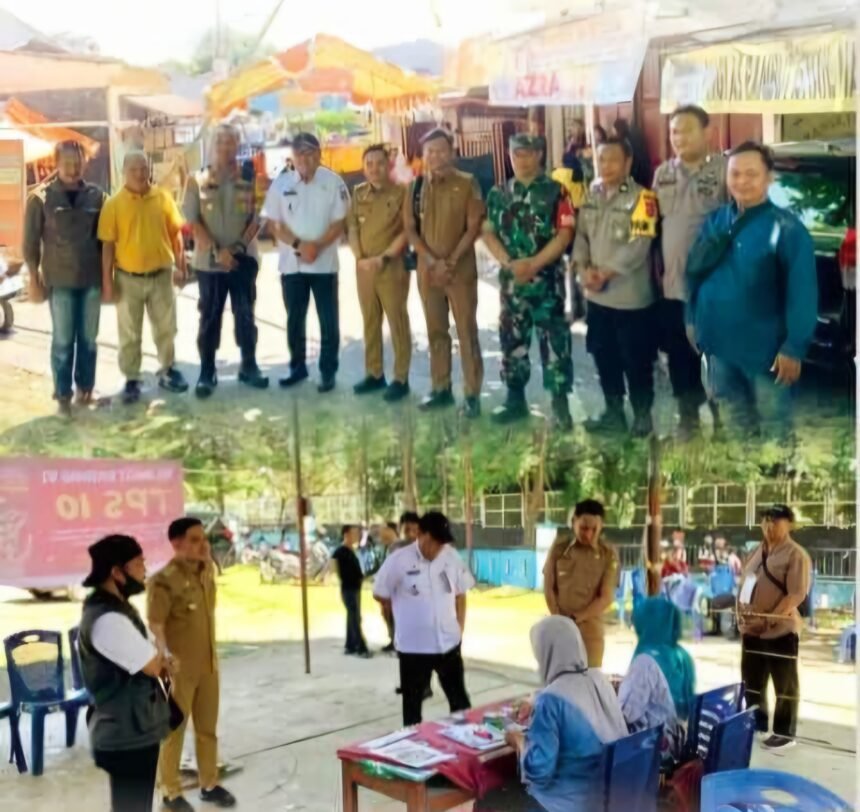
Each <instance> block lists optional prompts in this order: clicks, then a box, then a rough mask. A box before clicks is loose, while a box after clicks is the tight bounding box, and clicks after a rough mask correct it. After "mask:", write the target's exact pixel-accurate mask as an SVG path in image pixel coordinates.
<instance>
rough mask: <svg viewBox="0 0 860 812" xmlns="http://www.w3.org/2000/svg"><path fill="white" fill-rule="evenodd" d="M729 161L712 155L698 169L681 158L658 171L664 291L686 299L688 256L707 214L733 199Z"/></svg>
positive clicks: (680, 298)
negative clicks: (728, 177)
mask: <svg viewBox="0 0 860 812" xmlns="http://www.w3.org/2000/svg"><path fill="white" fill-rule="evenodd" d="M726 164H727V161H726V159H725V157H724V156H723V155H721V154H720V153H715V154H714V155H709V156H708V157H707V158H705V162H704V163H703V164H702V165H701V166H700V167H699V168H698V169H697V170H696V171H695V172H691V171H690V170H688V169H687V168H685V166H684V164H682V163H681V161H680V160H679V159H678V158H673V159H672V160H670V161H666V162H665V163H662V164H660V166H659V167H657V171H656V172H655V173H654V192H655V193H656V195H657V201H658V203H659V206H660V218H661V219H660V247H661V250H662V252H663V295H664V296H665V297H666V298H667V299H676V300H680V301H686V298H687V282H686V271H687V257H688V256H689V255H690V249H691V248H692V247H693V243H694V242H695V241H696V237H697V236H698V235H699V231H700V230H701V228H702V223H704V222H705V218H706V217H707V216H708V215H709V214H710V213H711V212H712V211H714V210H715V209H717V208H719V207H720V206H722V205H723V204H724V203H727V202H728V200H729V195H728V191H727V190H726Z"/></svg>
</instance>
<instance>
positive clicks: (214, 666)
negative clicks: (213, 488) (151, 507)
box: [147, 518, 236, 812]
mask: <svg viewBox="0 0 860 812" xmlns="http://www.w3.org/2000/svg"><path fill="white" fill-rule="evenodd" d="M167 535H168V538H169V539H170V543H171V544H172V545H173V551H174V555H173V559H172V560H171V562H170V563H169V564H168V565H167V566H166V567H165V568H164V569H163V570H161V571H160V572H159V573H157V574H156V575H155V576H154V577H153V578H152V579H150V580H149V582H148V585H147V615H148V620H149V627H150V629H151V630H152V633H153V635H154V636H155V639H156V642H157V644H158V646H159V649H160V650H161V651H162V652H164V653H168V652H169V654H170V655H171V656H172V657H173V658H174V659H175V660H176V661H177V663H178V669H177V672H176V676H175V677H174V680H173V696H174V699H175V700H176V703H177V704H178V705H179V707H180V708H181V709H182V711H183V712H184V714H185V720H184V721H183V723H182V724H181V725H180V726H179V727H178V728H177V729H176V730H174V731H173V732H172V733H171V734H170V736H168V737H167V739H165V741H164V743H163V744H162V746H161V755H160V758H159V761H158V772H159V783H160V786H161V790H162V793H163V796H164V797H163V803H164V808H165V809H170V810H179V812H188V811H189V810H192V809H193V807H192V806H191V804H190V803H188V801H186V800H185V798H184V797H183V796H182V781H181V779H180V775H179V763H180V760H181V758H182V742H183V739H184V738H185V726H186V723H187V721H188V718H189V717H191V719H192V720H193V722H194V736H195V752H196V754H197V772H198V778H199V784H200V799H201V800H202V801H204V802H206V803H211V804H215V805H216V806H219V807H221V808H225V809H226V808H228V807H232V806H235V805H236V799H235V798H234V797H233V796H232V795H231V794H230V793H229V792H228V791H227V790H226V789H224V788H223V787H222V786H219V784H218V736H217V726H218V701H219V683H218V654H217V652H216V649H215V565H214V564H213V563H212V557H211V555H210V550H209V541H208V539H207V538H206V533H205V532H204V530H203V523H202V522H201V521H200V520H199V519H192V518H186V519H177V520H176V521H175V522H173V523H171V525H170V528H169V529H168V531H167Z"/></svg>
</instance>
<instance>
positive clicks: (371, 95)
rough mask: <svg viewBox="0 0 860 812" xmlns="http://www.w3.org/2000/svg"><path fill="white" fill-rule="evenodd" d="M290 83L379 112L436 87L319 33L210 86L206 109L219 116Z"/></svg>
mask: <svg viewBox="0 0 860 812" xmlns="http://www.w3.org/2000/svg"><path fill="white" fill-rule="evenodd" d="M290 86H294V87H296V88H298V89H300V90H304V91H306V92H311V93H343V94H345V95H348V96H349V97H350V100H351V101H352V102H353V103H354V104H368V103H370V104H372V105H373V106H374V108H376V109H377V110H380V111H383V110H392V109H398V108H406V107H409V106H411V105H414V104H420V103H423V102H427V101H430V100H431V99H433V98H434V96H435V95H436V92H437V90H438V84H437V83H436V82H435V81H434V80H432V79H428V78H426V77H423V76H418V75H416V74H412V73H408V72H407V71H404V70H402V69H401V68H398V67H397V66H396V65H392V64H391V63H389V62H384V61H382V60H380V59H377V58H376V57H375V56H373V55H372V54H370V53H368V52H367V51H362V50H361V49H360V48H356V47H355V46H353V45H350V44H349V43H348V42H345V41H344V40H342V39H339V38H338V37H332V36H329V35H327V34H319V35H317V36H316V37H314V38H313V39H311V40H308V41H307V42H303V43H301V44H300V45H296V46H295V47H293V48H290V49H289V50H287V51H284V52H283V53H281V54H277V55H276V56H273V57H271V58H269V59H266V60H263V61H261V62H258V63H256V64H255V65H251V66H250V67H249V68H246V69H245V70H243V71H240V72H239V73H237V74H236V75H235V76H232V77H230V78H229V79H226V80H224V81H223V82H219V83H218V84H216V85H214V86H213V87H212V89H211V90H210V92H209V97H208V107H209V111H210V112H211V113H212V114H213V115H216V116H223V115H226V114H227V113H229V112H230V111H231V110H233V109H234V108H236V107H241V106H242V105H244V104H245V103H246V102H247V100H248V99H250V98H253V97H254V96H261V95H263V94H265V93H271V92H273V91H276V90H281V89H285V88H288V87H290Z"/></svg>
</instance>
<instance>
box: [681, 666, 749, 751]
mask: <svg viewBox="0 0 860 812" xmlns="http://www.w3.org/2000/svg"><path fill="white" fill-rule="evenodd" d="M743 702H744V685H743V683H742V682H738V683H735V684H734V685H724V686H723V687H722V688H715V689H714V690H712V691H706V692H705V693H703V694H698V695H697V696H696V698H695V699H694V701H693V707H692V708H691V709H690V718H689V720H688V724H687V746H686V757H687V758H696V757H697V756H698V757H699V758H701V759H702V760H704V759H705V758H706V757H707V755H708V750H709V749H710V744H711V738H712V736H713V732H714V728H715V727H716V726H717V725H718V724H719V723H720V722H722V721H723V720H724V719H728V718H730V717H732V716H734V715H735V714H737V713H740V712H741V710H743Z"/></svg>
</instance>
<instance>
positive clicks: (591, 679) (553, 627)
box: [531, 615, 627, 743]
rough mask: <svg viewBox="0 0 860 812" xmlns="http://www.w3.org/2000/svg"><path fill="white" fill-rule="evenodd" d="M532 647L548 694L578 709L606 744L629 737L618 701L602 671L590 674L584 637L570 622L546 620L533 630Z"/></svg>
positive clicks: (555, 617) (553, 618)
mask: <svg viewBox="0 0 860 812" xmlns="http://www.w3.org/2000/svg"><path fill="white" fill-rule="evenodd" d="M531 643H532V649H533V650H534V654H535V658H536V659H537V661H538V673H539V674H540V677H541V680H542V681H543V684H544V686H545V688H544V691H545V692H549V693H552V694H555V695H556V696H559V697H561V698H562V699H565V700H567V701H568V702H570V703H571V704H572V705H574V706H575V707H577V708H578V709H579V710H580V711H581V713H582V714H583V716H585V718H586V719H587V720H588V723H589V724H590V725H591V727H592V728H593V730H594V733H595V734H596V735H597V737H598V738H599V739H600V740H601V741H602V742H604V743H608V742H614V741H616V740H617V739H620V738H622V737H623V736H626V735H627V725H626V723H625V722H624V716H623V715H622V713H621V705H620V704H619V702H618V697H617V696H616V695H615V691H613V690H612V686H611V685H610V684H609V680H607V679H606V677H605V676H604V675H603V674H602V673H601V672H600V671H599V670H597V669H592V670H589V668H588V658H587V656H586V653H585V644H584V643H583V642H582V635H581V634H580V633H579V629H578V628H577V627H576V624H575V623H574V622H573V621H572V620H571V619H570V618H568V617H561V616H560V615H552V616H551V617H545V618H544V619H543V620H541V621H539V622H538V623H536V624H535V625H534V626H533V627H532V630H531Z"/></svg>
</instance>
